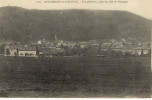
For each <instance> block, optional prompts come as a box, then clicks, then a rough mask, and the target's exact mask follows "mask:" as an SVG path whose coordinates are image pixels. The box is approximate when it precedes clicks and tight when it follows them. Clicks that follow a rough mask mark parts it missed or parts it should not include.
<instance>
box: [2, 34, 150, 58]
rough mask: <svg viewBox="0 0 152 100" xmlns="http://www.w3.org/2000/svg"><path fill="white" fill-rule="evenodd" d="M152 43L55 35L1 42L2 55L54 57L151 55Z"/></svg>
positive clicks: (128, 39)
mask: <svg viewBox="0 0 152 100" xmlns="http://www.w3.org/2000/svg"><path fill="white" fill-rule="evenodd" d="M150 47H151V44H150V42H148V41H137V40H136V39H133V38H130V37H128V38H127V39H126V38H121V39H101V40H89V41H83V42H72V41H63V40H60V39H58V38H57V36H56V35H55V36H54V41H53V42H52V41H49V40H46V39H42V40H38V41H35V42H29V43H28V44H22V43H21V42H15V41H7V42H6V41H5V42H1V43H0V55H1V56H6V57H10V56H11V57H53V56H103V57H104V56H150V53H151V48H150Z"/></svg>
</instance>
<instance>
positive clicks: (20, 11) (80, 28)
mask: <svg viewBox="0 0 152 100" xmlns="http://www.w3.org/2000/svg"><path fill="white" fill-rule="evenodd" d="M54 35H57V37H58V38H59V39H62V40H68V41H85V40H93V39H107V38H121V37H123V38H124V37H134V38H144V39H147V40H150V39H151V20H148V19H145V18H143V17H141V16H138V15H135V14H133V13H130V12H126V11H104V10H74V9H72V10H27V9H24V8H20V7H1V8H0V39H8V40H14V41H20V42H28V41H32V40H38V39H43V38H45V39H49V40H54Z"/></svg>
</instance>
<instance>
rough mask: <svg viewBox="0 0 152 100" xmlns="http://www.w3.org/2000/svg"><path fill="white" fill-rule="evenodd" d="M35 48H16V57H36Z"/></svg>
mask: <svg viewBox="0 0 152 100" xmlns="http://www.w3.org/2000/svg"><path fill="white" fill-rule="evenodd" d="M36 52H37V50H36V47H35V46H20V47H18V56H20V57H37V54H36Z"/></svg>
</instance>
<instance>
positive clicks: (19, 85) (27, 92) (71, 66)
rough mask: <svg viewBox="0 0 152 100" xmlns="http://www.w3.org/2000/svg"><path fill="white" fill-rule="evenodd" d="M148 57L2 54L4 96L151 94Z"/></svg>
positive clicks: (0, 79)
mask: <svg viewBox="0 0 152 100" xmlns="http://www.w3.org/2000/svg"><path fill="white" fill-rule="evenodd" d="M150 60H151V59H150V58H148V57H127V58H107V57H52V58H14V57H1V58H0V96H1V97H150V95H151V65H150Z"/></svg>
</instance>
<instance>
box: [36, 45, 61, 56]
mask: <svg viewBox="0 0 152 100" xmlns="http://www.w3.org/2000/svg"><path fill="white" fill-rule="evenodd" d="M38 50H39V56H42V55H43V56H46V57H51V56H54V55H57V54H58V53H61V52H63V50H62V49H61V48H56V47H51V48H48V47H41V48H39V49H38Z"/></svg>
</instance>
